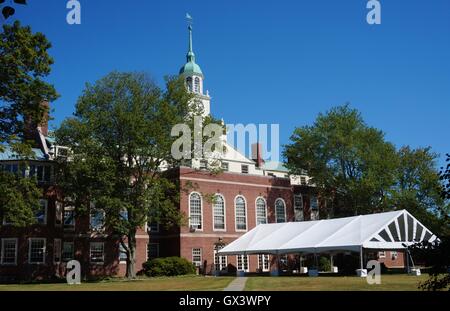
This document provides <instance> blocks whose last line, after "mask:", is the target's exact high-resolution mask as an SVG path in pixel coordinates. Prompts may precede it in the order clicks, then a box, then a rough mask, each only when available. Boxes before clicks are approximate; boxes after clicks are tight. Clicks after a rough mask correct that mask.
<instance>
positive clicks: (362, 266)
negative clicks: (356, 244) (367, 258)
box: [359, 247, 364, 270]
mask: <svg viewBox="0 0 450 311" xmlns="http://www.w3.org/2000/svg"><path fill="white" fill-rule="evenodd" d="M359 261H360V264H361V267H360V269H361V270H362V269H364V258H363V248H362V247H361V249H360V251H359Z"/></svg>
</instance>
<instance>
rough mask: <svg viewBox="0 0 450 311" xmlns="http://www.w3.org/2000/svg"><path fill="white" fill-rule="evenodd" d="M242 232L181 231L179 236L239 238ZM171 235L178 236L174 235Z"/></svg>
mask: <svg viewBox="0 0 450 311" xmlns="http://www.w3.org/2000/svg"><path fill="white" fill-rule="evenodd" d="M241 236H242V234H224V233H199V234H195V233H181V234H180V237H182V238H220V237H222V238H239V237H241ZM173 237H178V236H177V235H174V236H173Z"/></svg>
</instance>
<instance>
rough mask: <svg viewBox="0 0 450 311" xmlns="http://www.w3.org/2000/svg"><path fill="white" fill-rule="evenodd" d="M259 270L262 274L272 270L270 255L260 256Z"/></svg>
mask: <svg viewBox="0 0 450 311" xmlns="http://www.w3.org/2000/svg"><path fill="white" fill-rule="evenodd" d="M258 268H259V269H261V271H262V272H267V271H269V270H270V261H269V255H258Z"/></svg>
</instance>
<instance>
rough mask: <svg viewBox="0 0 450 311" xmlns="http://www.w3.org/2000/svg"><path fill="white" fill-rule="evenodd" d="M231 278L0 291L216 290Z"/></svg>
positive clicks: (6, 288) (41, 286)
mask: <svg viewBox="0 0 450 311" xmlns="http://www.w3.org/2000/svg"><path fill="white" fill-rule="evenodd" d="M233 279H234V278H233V277H220V278H215V277H203V276H179V277H158V278H146V279H139V280H133V281H127V280H122V279H117V280H108V281H102V282H92V283H82V284H81V285H67V284H65V283H59V284H20V285H0V291H185V290H191V291H216V290H223V289H224V288H225V287H227V286H228V284H229V283H230V282H231V281H232V280H233Z"/></svg>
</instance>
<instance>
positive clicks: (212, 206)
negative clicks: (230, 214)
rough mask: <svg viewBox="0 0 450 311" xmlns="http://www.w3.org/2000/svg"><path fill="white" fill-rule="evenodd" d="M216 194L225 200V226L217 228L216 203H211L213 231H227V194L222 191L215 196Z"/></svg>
mask: <svg viewBox="0 0 450 311" xmlns="http://www.w3.org/2000/svg"><path fill="white" fill-rule="evenodd" d="M216 196H220V197H222V200H223V227H224V228H223V229H216V228H215V226H216V223H215V220H214V204H215V203H214V202H213V203H212V205H211V209H212V211H211V212H212V213H211V214H212V224H213V231H218V232H225V231H227V205H226V201H225V196H224V195H223V194H221V193H216V194H214V197H216Z"/></svg>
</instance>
